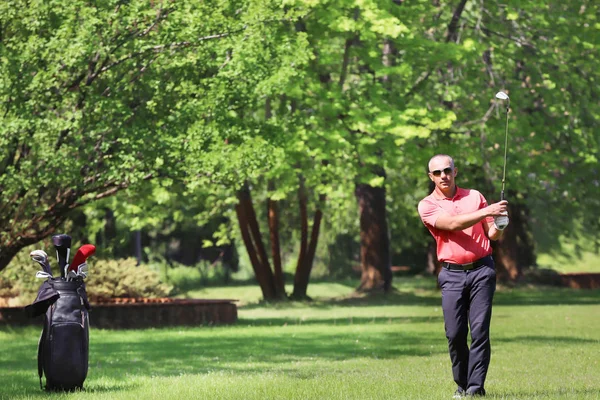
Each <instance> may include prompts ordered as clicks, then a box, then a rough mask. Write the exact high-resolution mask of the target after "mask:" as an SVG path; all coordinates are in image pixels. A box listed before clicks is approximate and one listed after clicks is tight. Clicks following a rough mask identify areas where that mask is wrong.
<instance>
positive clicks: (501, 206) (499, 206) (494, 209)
mask: <svg viewBox="0 0 600 400" xmlns="http://www.w3.org/2000/svg"><path fill="white" fill-rule="evenodd" d="M485 212H486V215H487V216H488V217H500V216H506V215H508V201H506V200H502V201H499V202H497V203H494V204H490V205H489V206H487V207H486V208H485Z"/></svg>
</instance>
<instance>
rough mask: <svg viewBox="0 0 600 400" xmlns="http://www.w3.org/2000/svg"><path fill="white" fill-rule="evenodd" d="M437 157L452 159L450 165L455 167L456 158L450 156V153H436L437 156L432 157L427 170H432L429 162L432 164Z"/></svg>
mask: <svg viewBox="0 0 600 400" xmlns="http://www.w3.org/2000/svg"><path fill="white" fill-rule="evenodd" d="M437 158H447V159H449V160H450V165H451V166H452V168H454V159H453V158H452V157H450V156H449V155H448V154H436V155H435V156H433V157H431V158H430V159H429V162H428V163H427V172H431V171H430V170H429V164H431V162H432V161H433V160H435V159H437Z"/></svg>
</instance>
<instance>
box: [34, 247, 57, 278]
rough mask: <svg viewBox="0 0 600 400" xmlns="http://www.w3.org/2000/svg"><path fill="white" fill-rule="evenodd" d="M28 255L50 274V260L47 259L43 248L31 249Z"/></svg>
mask: <svg viewBox="0 0 600 400" xmlns="http://www.w3.org/2000/svg"><path fill="white" fill-rule="evenodd" d="M29 257H31V259H32V260H33V261H35V262H36V263H38V264H40V265H41V267H42V269H43V270H44V272H45V273H47V274H49V275H50V276H52V269H51V268H50V262H49V261H48V254H46V252H45V251H44V250H33V251H32V252H31V253H29Z"/></svg>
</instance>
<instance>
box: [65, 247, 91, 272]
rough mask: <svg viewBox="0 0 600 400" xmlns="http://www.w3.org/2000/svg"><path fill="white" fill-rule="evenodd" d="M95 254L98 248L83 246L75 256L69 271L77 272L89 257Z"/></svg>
mask: <svg viewBox="0 0 600 400" xmlns="http://www.w3.org/2000/svg"><path fill="white" fill-rule="evenodd" d="M95 252H96V246H94V245H93V244H84V245H82V246H81V247H80V248H79V249H78V250H77V252H76V253H75V256H73V262H72V263H71V266H70V267H69V269H70V270H72V271H76V270H77V268H78V267H79V265H80V264H82V263H84V262H85V261H86V260H87V259H88V257H90V256H91V255H92V254H94V253H95Z"/></svg>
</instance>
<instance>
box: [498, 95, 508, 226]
mask: <svg viewBox="0 0 600 400" xmlns="http://www.w3.org/2000/svg"><path fill="white" fill-rule="evenodd" d="M496 98H497V99H500V100H506V128H505V133H504V167H503V169H502V190H501V191H500V200H506V198H505V197H504V185H505V182H506V156H507V152H508V113H509V111H510V97H508V95H507V94H506V93H504V92H498V93H496ZM495 223H496V226H497V227H498V229H500V230H502V229H504V228H506V226H507V225H508V215H502V216H499V217H496V218H495Z"/></svg>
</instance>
